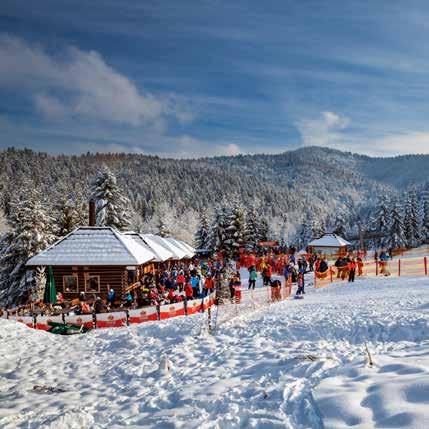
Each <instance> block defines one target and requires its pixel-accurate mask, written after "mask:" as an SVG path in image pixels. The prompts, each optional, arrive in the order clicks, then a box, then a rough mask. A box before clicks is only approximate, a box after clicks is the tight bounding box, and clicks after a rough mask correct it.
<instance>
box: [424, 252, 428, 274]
mask: <svg viewBox="0 0 429 429" xmlns="http://www.w3.org/2000/svg"><path fill="white" fill-rule="evenodd" d="M424 263H425V276H427V275H428V258H427V256H425V257H424Z"/></svg>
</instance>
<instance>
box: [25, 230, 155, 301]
mask: <svg viewBox="0 0 429 429" xmlns="http://www.w3.org/2000/svg"><path fill="white" fill-rule="evenodd" d="M156 259H157V258H156V255H155V254H154V253H153V252H152V251H151V249H150V248H149V247H147V246H144V245H143V244H138V243H136V241H135V240H133V239H132V238H131V237H128V236H126V235H124V234H121V233H120V232H118V231H116V230H115V229H113V228H110V227H87V226H86V227H80V228H77V229H76V230H74V231H73V232H71V233H70V234H68V235H66V236H65V237H63V238H62V239H60V240H59V241H57V242H56V243H55V244H53V245H52V246H50V247H49V248H47V249H46V250H44V251H43V252H41V253H39V254H37V255H35V256H34V257H32V258H31V259H30V260H29V261H28V262H27V267H28V268H29V269H34V268H35V267H37V266H51V267H52V269H53V273H54V280H55V285H56V289H57V291H60V292H62V293H63V294H64V297H65V298H66V299H68V298H73V297H75V296H77V295H78V294H79V293H80V292H87V293H95V294H100V295H101V296H105V295H106V294H107V292H108V288H109V287H112V288H113V289H114V290H115V292H116V294H117V296H121V295H122V294H123V293H124V290H125V288H126V287H127V285H128V284H129V282H130V281H134V280H136V279H137V278H138V277H139V276H140V275H141V274H143V272H145V271H148V270H151V269H152V268H153V263H154V262H155V261H156Z"/></svg>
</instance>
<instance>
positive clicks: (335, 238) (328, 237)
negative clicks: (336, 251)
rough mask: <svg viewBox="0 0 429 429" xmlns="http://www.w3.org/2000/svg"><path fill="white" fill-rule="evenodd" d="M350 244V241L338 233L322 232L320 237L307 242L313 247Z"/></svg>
mask: <svg viewBox="0 0 429 429" xmlns="http://www.w3.org/2000/svg"><path fill="white" fill-rule="evenodd" d="M350 244H351V243H349V242H348V241H347V240H344V238H342V237H340V236H339V235H336V234H331V233H329V234H324V235H323V236H322V237H320V238H318V239H316V240H313V241H311V242H310V243H308V245H309V246H313V247H344V246H349V245H350Z"/></svg>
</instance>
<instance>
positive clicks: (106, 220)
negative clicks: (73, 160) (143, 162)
mask: <svg viewBox="0 0 429 429" xmlns="http://www.w3.org/2000/svg"><path fill="white" fill-rule="evenodd" d="M91 190H92V192H91V198H92V199H93V200H94V201H95V203H96V223H97V226H111V227H113V228H116V229H118V230H124V229H126V228H127V227H128V226H129V225H130V219H131V215H130V210H131V209H130V207H131V203H130V201H129V199H128V198H127V197H126V196H125V195H124V192H123V191H122V190H121V189H120V188H119V186H118V184H117V180H116V176H115V175H114V174H113V173H112V171H110V169H109V168H107V167H104V168H103V170H101V171H100V172H99V173H98V174H97V176H96V178H95V180H94V182H93V183H92V189H91Z"/></svg>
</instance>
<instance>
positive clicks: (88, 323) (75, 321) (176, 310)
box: [1, 293, 216, 331]
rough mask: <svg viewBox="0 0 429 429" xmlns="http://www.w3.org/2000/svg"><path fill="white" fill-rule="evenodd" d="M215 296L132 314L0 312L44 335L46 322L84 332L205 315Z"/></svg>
mask: <svg viewBox="0 0 429 429" xmlns="http://www.w3.org/2000/svg"><path fill="white" fill-rule="evenodd" d="M215 295H216V294H215V293H212V294H211V295H209V296H206V297H205V298H202V299H195V300H192V301H187V302H179V303H175V304H166V305H160V306H153V307H143V308H139V309H134V310H121V311H116V312H111V313H99V314H95V313H93V314H82V315H66V314H64V315H59V316H43V315H37V316H16V315H11V314H8V312H7V311H4V312H3V314H2V316H1V317H2V318H7V319H9V320H14V321H16V322H18V323H23V324H24V325H26V326H28V327H29V328H35V329H40V330H43V331H47V330H49V329H50V325H49V322H54V323H61V324H65V325H75V326H84V327H85V328H91V329H93V328H96V329H103V328H120V327H123V326H128V325H133V324H137V323H144V322H150V321H157V320H165V319H169V318H171V317H178V316H190V315H192V314H196V313H199V312H204V311H207V310H208V309H209V308H210V307H212V306H213V305H214V304H215Z"/></svg>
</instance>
